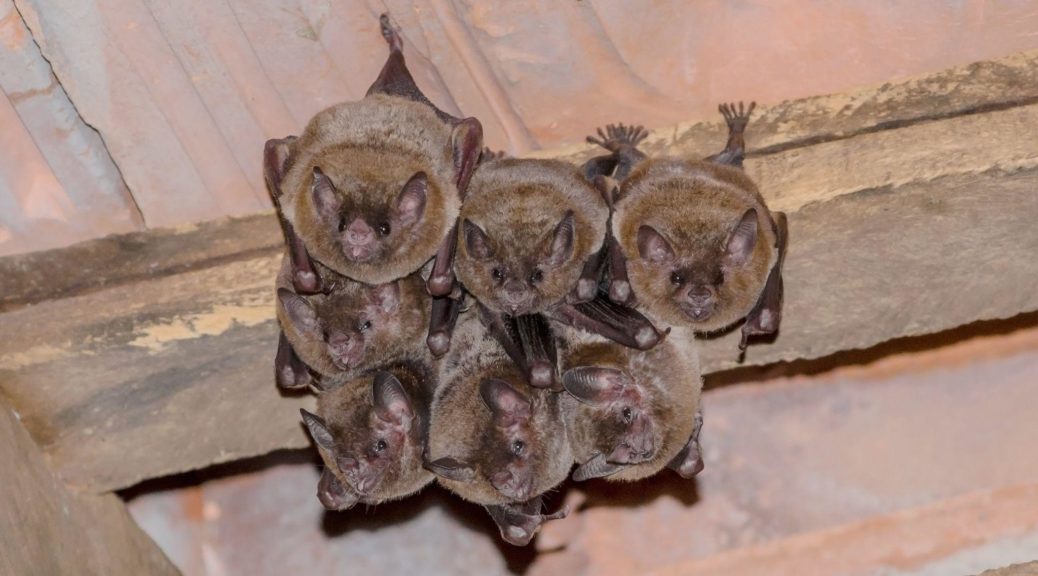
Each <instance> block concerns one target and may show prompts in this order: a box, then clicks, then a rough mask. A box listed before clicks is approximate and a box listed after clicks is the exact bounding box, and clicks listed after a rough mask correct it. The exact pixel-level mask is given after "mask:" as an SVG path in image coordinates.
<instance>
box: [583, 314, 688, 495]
mask: <svg viewBox="0 0 1038 576" xmlns="http://www.w3.org/2000/svg"><path fill="white" fill-rule="evenodd" d="M675 332H676V333H675V334H671V335H670V337H669V338H667V339H666V340H664V341H663V342H661V343H660V344H659V345H657V346H656V347H655V348H653V349H652V350H647V351H640V350H634V349H632V348H627V347H624V346H620V345H617V344H616V343H614V342H610V341H608V340H605V339H603V338H601V337H600V336H597V335H594V334H589V333H584V332H578V331H575V330H572V329H567V330H565V339H564V341H565V342H566V349H565V351H564V352H563V360H562V363H563V370H564V371H563V374H562V382H563V386H564V387H565V389H566V392H568V395H567V398H566V402H565V414H566V419H567V431H568V434H569V440H570V446H571V447H572V450H573V455H574V458H575V460H576V462H577V464H578V467H577V469H576V470H575V471H574V472H573V479H574V480H578V481H580V480H587V479H589V478H606V479H607V480H611V481H612V480H618V481H631V480H638V479H641V478H646V477H648V476H651V475H653V474H655V473H656V472H658V471H660V470H661V469H663V468H664V467H665V466H668V465H669V466H670V467H671V468H673V469H675V470H677V471H679V473H682V475H683V476H686V477H691V476H692V475H694V474H695V473H698V472H699V470H701V469H702V460H701V458H700V450H699V428H701V427H702V417H701V416H698V412H699V402H700V391H701V389H702V379H701V378H700V374H699V359H698V353H697V351H696V348H695V342H694V340H693V338H692V334H691V333H690V331H689V330H688V329H679V330H676V331H675ZM697 422H698V423H699V425H698V426H697V424H696V423H697Z"/></svg>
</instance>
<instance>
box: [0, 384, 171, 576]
mask: <svg viewBox="0 0 1038 576" xmlns="http://www.w3.org/2000/svg"><path fill="white" fill-rule="evenodd" d="M0 462H3V465H2V466H0V534H3V535H4V536H3V538H0V574H155V575H157V576H162V575H169V576H173V575H176V574H179V573H180V572H179V571H178V570H177V569H176V567H174V566H173V564H172V563H170V561H169V560H168V559H167V558H166V556H165V555H164V554H163V553H162V551H161V550H159V547H158V546H156V545H155V543H154V542H152V541H151V539H150V538H148V536H147V535H146V534H144V532H142V531H141V529H140V528H138V527H137V524H136V523H134V521H133V519H132V518H131V517H130V515H129V513H128V512H127V511H126V507H125V506H124V505H123V503H122V502H121V501H120V500H119V498H118V497H117V496H115V495H114V494H104V495H95V494H76V493H74V492H71V491H69V490H68V489H67V488H66V487H65V486H64V485H63V484H62V483H61V481H60V480H58V479H57V478H55V477H54V475H53V474H52V473H51V471H50V469H49V468H48V467H47V465H46V463H45V462H44V460H43V455H42V454H41V453H40V451H39V448H37V446H36V444H35V443H34V442H33V441H32V438H30V437H29V435H28V434H27V433H26V432H25V429H23V428H22V426H21V424H20V423H19V422H18V419H17V416H16V415H15V413H14V412H13V411H12V410H11V408H10V407H8V406H7V405H6V404H4V403H3V402H0Z"/></svg>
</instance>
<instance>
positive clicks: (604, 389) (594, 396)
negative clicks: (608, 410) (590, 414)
mask: <svg viewBox="0 0 1038 576" xmlns="http://www.w3.org/2000/svg"><path fill="white" fill-rule="evenodd" d="M630 381H631V380H630V378H629V377H628V376H627V375H626V374H624V373H623V372H621V371H620V370H616V369H615V368H601V367H599V366H578V367H576V368H570V369H569V370H566V372H565V373H564V374H563V375H562V386H563V387H564V388H565V389H566V392H569V393H570V394H572V395H573V397H574V398H576V399H577V400H578V401H580V402H582V403H584V404H588V405H591V406H594V405H601V404H607V403H609V402H615V401H616V400H618V399H619V398H620V395H621V394H623V391H624V388H625V387H626V386H627V385H628V384H629V383H630Z"/></svg>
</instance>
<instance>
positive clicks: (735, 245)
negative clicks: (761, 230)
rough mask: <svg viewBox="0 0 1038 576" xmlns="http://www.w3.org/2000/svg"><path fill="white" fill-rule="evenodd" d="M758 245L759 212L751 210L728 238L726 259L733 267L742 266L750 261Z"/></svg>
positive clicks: (743, 216)
mask: <svg viewBox="0 0 1038 576" xmlns="http://www.w3.org/2000/svg"><path fill="white" fill-rule="evenodd" d="M756 244H757V210H756V209H754V208H750V209H749V210H747V211H746V212H745V213H744V214H743V215H742V218H740V219H739V223H738V224H736V225H735V229H734V230H732V233H731V234H730V235H729V236H728V242H727V244H726V245H725V246H726V253H725V258H726V260H727V261H728V263H729V264H731V265H733V266H742V265H743V264H745V263H746V262H748V261H749V259H750V255H751V254H753V247H754V246H755V245H756Z"/></svg>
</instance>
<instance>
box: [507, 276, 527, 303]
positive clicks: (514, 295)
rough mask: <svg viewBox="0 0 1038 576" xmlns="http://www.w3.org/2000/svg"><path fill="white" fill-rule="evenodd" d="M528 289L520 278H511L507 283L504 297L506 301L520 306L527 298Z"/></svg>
mask: <svg viewBox="0 0 1038 576" xmlns="http://www.w3.org/2000/svg"><path fill="white" fill-rule="evenodd" d="M527 294H528V291H527V289H526V286H525V285H524V284H523V283H522V282H520V281H519V280H514V279H513V280H509V281H508V282H506V283H505V293H504V299H505V303H507V304H510V305H512V306H518V305H519V304H522V303H523V302H525V301H526V299H527Z"/></svg>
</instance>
